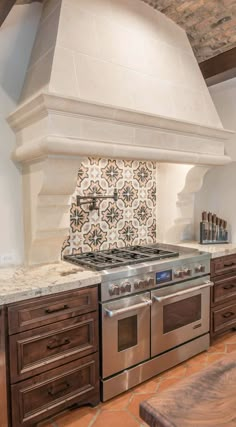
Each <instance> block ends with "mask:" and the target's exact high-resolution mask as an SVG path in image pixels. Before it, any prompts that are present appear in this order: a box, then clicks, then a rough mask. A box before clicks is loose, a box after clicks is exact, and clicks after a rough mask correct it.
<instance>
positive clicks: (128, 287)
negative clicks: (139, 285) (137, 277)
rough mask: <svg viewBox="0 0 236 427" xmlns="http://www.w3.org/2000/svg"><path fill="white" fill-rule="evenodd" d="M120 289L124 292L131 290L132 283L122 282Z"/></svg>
mask: <svg viewBox="0 0 236 427" xmlns="http://www.w3.org/2000/svg"><path fill="white" fill-rule="evenodd" d="M120 290H121V292H122V293H124V292H131V283H129V282H124V283H122V285H121V287H120Z"/></svg>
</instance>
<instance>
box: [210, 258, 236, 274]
mask: <svg viewBox="0 0 236 427" xmlns="http://www.w3.org/2000/svg"><path fill="white" fill-rule="evenodd" d="M228 273H236V255H229V256H224V257H221V258H216V259H212V260H211V278H213V277H215V276H221V275H223V274H228Z"/></svg>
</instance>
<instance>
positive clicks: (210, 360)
mask: <svg viewBox="0 0 236 427" xmlns="http://www.w3.org/2000/svg"><path fill="white" fill-rule="evenodd" d="M222 357H225V354H224V353H208V359H207V363H208V364H211V363H214V362H216V361H217V360H220V359H222Z"/></svg>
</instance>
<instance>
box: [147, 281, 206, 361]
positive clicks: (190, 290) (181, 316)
mask: <svg viewBox="0 0 236 427" xmlns="http://www.w3.org/2000/svg"><path fill="white" fill-rule="evenodd" d="M212 285H213V283H212V282H210V280H209V276H206V277H204V278H198V279H193V280H189V281H186V282H183V283H179V284H177V285H171V286H167V287H165V288H162V289H157V290H155V291H153V292H152V293H151V297H152V301H153V304H152V311H151V356H152V357H153V356H156V355H157V354H160V353H163V352H165V351H166V350H169V349H171V348H174V347H176V346H178V345H181V344H183V343H185V342H187V341H190V340H192V339H193V338H196V337H198V336H200V335H203V334H205V333H208V332H209V329H210V321H209V318H210V287H211V286H212Z"/></svg>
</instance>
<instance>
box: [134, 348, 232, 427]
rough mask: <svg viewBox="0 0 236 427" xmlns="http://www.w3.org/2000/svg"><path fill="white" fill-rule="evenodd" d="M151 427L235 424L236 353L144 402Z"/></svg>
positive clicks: (142, 412)
mask: <svg viewBox="0 0 236 427" xmlns="http://www.w3.org/2000/svg"><path fill="white" fill-rule="evenodd" d="M140 416H141V418H142V419H143V420H144V421H145V422H146V423H147V424H148V425H149V426H151V427H213V426H214V427H226V426H227V427H236V352H234V353H231V354H230V355H228V356H227V357H225V358H223V359H222V360H220V361H219V362H216V363H214V364H213V365H212V366H210V367H208V368H207V369H205V370H203V371H201V372H200V373H198V374H196V375H193V376H191V377H190V378H189V379H187V380H185V381H183V382H181V384H179V385H176V386H175V387H173V388H171V390H167V391H165V392H163V393H161V394H157V395H156V396H155V397H153V398H151V399H149V400H147V401H145V402H142V403H141V405H140Z"/></svg>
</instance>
